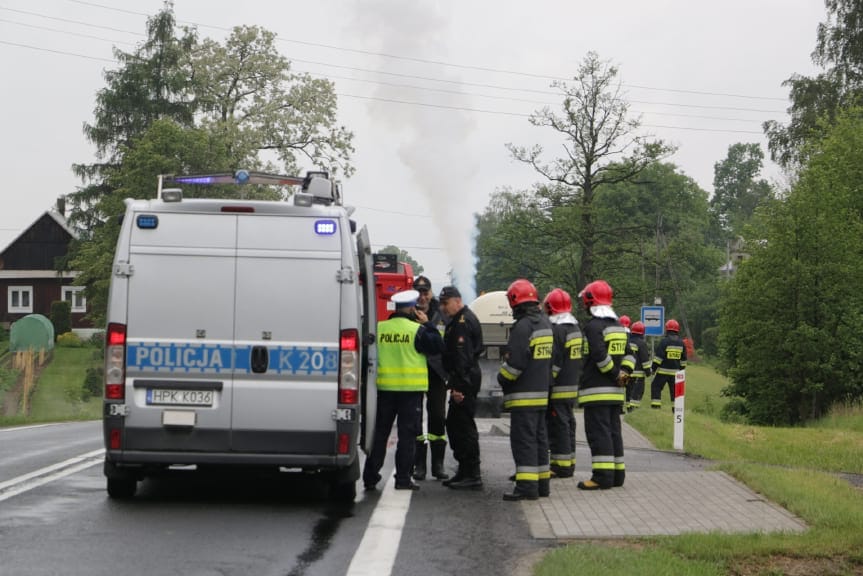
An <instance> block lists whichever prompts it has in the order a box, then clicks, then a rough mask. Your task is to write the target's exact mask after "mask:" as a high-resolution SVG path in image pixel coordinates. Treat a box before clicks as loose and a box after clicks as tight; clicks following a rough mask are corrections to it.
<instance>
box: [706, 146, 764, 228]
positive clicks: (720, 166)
mask: <svg viewBox="0 0 863 576" xmlns="http://www.w3.org/2000/svg"><path fill="white" fill-rule="evenodd" d="M763 165H764V152H762V151H761V147H760V146H759V145H758V144H743V143H739V142H738V143H737V144H732V145H731V146H729V147H728V156H726V158H725V159H724V160H721V161H720V162H717V163H716V164H714V166H713V197H712V198H711V199H710V209H711V211H712V212H713V213H714V214H715V215H716V217H717V219H718V221H719V223H720V225H721V226H722V229H723V231H724V232H725V233H726V235H728V236H729V237H735V236H738V235H742V234H743V228H744V226H745V225H746V224H747V223H748V222H749V220H750V218H751V217H752V215H753V214H754V213H755V208H757V207H758V205H759V204H761V203H762V202H764V201H766V200H767V199H769V198H770V197H771V196H772V193H773V192H772V189H771V187H770V184H769V183H768V182H767V180H765V179H763V178H760V177H759V176H760V174H761V169H762V167H763Z"/></svg>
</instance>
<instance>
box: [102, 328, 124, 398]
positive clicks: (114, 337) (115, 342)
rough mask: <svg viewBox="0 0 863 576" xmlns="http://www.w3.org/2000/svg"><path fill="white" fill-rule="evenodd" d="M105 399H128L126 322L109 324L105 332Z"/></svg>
mask: <svg viewBox="0 0 863 576" xmlns="http://www.w3.org/2000/svg"><path fill="white" fill-rule="evenodd" d="M105 399H106V400H125V399H126V325H125V324H114V323H111V324H108V332H107V333H106V334H105Z"/></svg>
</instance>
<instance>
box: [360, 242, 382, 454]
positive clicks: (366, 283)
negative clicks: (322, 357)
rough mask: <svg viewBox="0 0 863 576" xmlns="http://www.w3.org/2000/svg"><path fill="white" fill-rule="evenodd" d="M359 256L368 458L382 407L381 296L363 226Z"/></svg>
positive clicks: (364, 442)
mask: <svg viewBox="0 0 863 576" xmlns="http://www.w3.org/2000/svg"><path fill="white" fill-rule="evenodd" d="M357 255H358V256H359V263H360V274H361V275H362V285H363V326H362V340H363V342H364V343H365V345H364V346H363V358H362V366H361V368H360V370H361V372H360V378H361V382H360V385H361V386H362V389H361V391H360V397H361V398H362V413H361V420H362V431H361V434H362V437H361V438H360V445H361V446H362V448H363V451H365V453H366V454H369V453H371V451H372V443H373V441H374V436H375V419H376V416H377V406H378V402H377V400H378V388H377V384H376V381H377V362H378V347H377V338H376V337H375V335H376V333H377V317H378V316H377V311H376V309H375V308H376V306H377V293H376V291H375V276H374V262H373V258H372V244H371V242H370V241H369V231H368V229H367V228H366V227H365V226H363V227H362V229H361V230H360V231H359V233H358V234H357Z"/></svg>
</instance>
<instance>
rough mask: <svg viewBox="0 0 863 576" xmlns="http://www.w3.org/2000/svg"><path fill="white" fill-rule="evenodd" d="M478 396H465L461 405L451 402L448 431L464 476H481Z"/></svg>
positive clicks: (447, 419)
mask: <svg viewBox="0 0 863 576" xmlns="http://www.w3.org/2000/svg"><path fill="white" fill-rule="evenodd" d="M475 415H476V396H475V395H472V394H465V395H464V400H463V401H462V402H461V403H457V402H454V401H453V400H452V399H450V401H449V410H448V412H447V416H446V431H447V435H448V436H449V445H450V447H451V448H452V453H453V456H454V457H455V459H456V462H458V469H459V471H460V472H461V473H462V475H466V476H469V477H471V476H479V473H480V471H479V433H478V432H477V429H476V420H474V416H475Z"/></svg>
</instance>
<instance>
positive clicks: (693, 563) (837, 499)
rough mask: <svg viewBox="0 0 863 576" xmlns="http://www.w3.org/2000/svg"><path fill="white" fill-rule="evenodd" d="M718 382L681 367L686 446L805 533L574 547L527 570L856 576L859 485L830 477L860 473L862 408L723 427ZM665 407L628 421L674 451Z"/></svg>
mask: <svg viewBox="0 0 863 576" xmlns="http://www.w3.org/2000/svg"><path fill="white" fill-rule="evenodd" d="M724 386H725V380H724V379H723V378H722V377H721V376H720V375H719V374H717V373H716V372H714V371H713V370H711V369H710V368H708V367H704V366H690V368H688V369H687V381H686V396H685V403H686V420H685V437H684V447H685V449H686V452H687V453H690V454H694V455H699V456H703V457H705V458H709V459H711V460H713V461H715V462H716V467H717V468H718V469H721V470H723V471H725V472H727V473H729V474H731V475H732V476H734V477H735V478H737V479H738V480H740V481H742V482H744V483H745V484H746V485H748V486H749V487H750V488H752V489H753V490H755V491H756V492H759V493H761V494H763V495H764V496H765V497H766V498H768V499H769V500H771V501H773V502H776V503H777V504H779V505H781V506H783V507H785V508H787V509H788V510H789V511H791V512H792V513H793V514H795V515H797V516H798V517H800V518H802V519H803V520H804V521H805V522H806V523H807V524H808V525H809V526H810V529H809V530H808V531H806V532H805V533H802V534H784V533H773V534H759V533H752V534H721V533H710V534H685V535H682V536H669V537H656V538H636V539H626V540H614V541H592V542H586V543H576V544H571V545H568V546H566V547H562V548H559V549H556V550H554V551H552V552H550V553H549V554H548V555H546V556H545V558H544V559H543V560H542V561H541V562H540V563H539V564H538V565H537V566H536V567H535V569H534V574H536V575H537V576H562V575H564V574H573V573H588V574H589V573H591V572H596V573H599V572H603V573H606V574H622V575H630V574H632V575H635V574H639V575H646V576H654V575H677V574H691V575H694V576H699V575H718V574H733V575H739V576H749V575H753V576H754V575H759V576H760V575H764V576H773V575H779V574H800V575H803V574H807V575H808V574H820V575H836V576H839V575H848V574H855V575H863V490H861V489H860V488H855V487H854V486H853V485H852V484H850V483H849V482H848V481H847V480H845V479H844V477H843V476H842V475H840V474H837V473H840V472H842V473H849V474H858V475H859V474H863V430H861V428H863V426H861V425H860V422H861V420H863V409H861V408H860V407H859V406H857V407H853V406H850V407H845V408H842V409H840V410H839V411H838V413H836V414H834V415H832V416H828V417H827V418H825V419H824V420H823V421H821V422H818V423H813V424H812V425H810V426H808V427H801V428H765V427H759V426H745V425H739V424H727V423H724V422H721V421H720V420H719V412H720V410H721V407H722V404H723V403H724V399H723V398H722V397H721V396H720V391H721V389H722V387H724ZM666 402H667V400H666ZM668 409H669V408H668V407H666V408H664V409H663V410H649V409H648V410H645V409H641V410H639V411H636V412H634V413H632V414H630V415H627V417H626V420H627V423H628V424H630V425H632V426H633V427H635V428H636V429H638V430H639V431H640V432H641V433H642V434H644V435H645V436H646V437H648V438H649V439H650V440H651V442H653V443H654V445H656V446H657V447H658V448H662V449H671V444H672V438H673V423H672V419H671V418H670V417H669V414H668Z"/></svg>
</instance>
